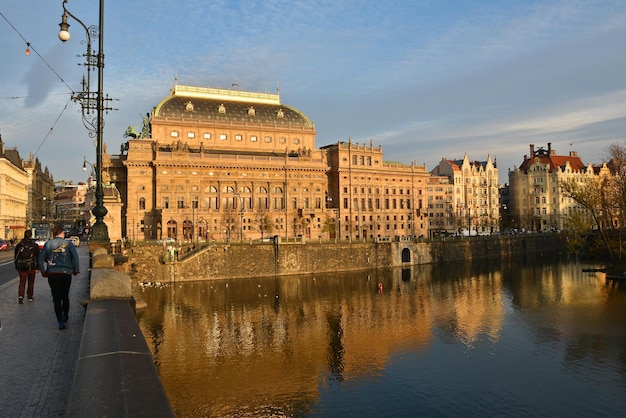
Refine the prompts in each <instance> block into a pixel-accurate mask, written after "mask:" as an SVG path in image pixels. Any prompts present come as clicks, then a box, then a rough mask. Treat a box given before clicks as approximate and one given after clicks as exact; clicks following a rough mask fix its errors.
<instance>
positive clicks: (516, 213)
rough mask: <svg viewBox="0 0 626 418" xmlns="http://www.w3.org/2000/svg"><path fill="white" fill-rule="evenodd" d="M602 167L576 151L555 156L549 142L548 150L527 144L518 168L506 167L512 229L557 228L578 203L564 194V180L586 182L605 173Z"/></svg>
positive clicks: (538, 229) (606, 170) (558, 228)
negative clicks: (583, 157)
mask: <svg viewBox="0 0 626 418" xmlns="http://www.w3.org/2000/svg"><path fill="white" fill-rule="evenodd" d="M608 174H609V170H608V168H607V167H606V164H605V165H603V166H602V167H598V168H596V167H594V166H592V165H591V164H589V165H585V164H584V163H583V161H582V160H581V158H580V157H579V156H578V153H577V152H576V151H570V152H569V154H568V155H558V154H557V153H556V150H554V149H552V144H551V143H548V147H547V149H545V148H543V147H539V148H535V146H534V144H530V154H529V155H524V161H523V162H522V164H521V165H520V166H519V168H516V167H514V168H513V169H512V170H509V185H510V190H509V194H510V196H509V198H510V211H511V217H512V220H513V223H514V226H515V228H517V229H519V230H528V231H548V230H560V229H563V227H564V221H565V219H566V217H567V216H568V215H570V214H571V213H572V211H574V210H578V205H577V204H576V202H575V201H573V200H572V199H571V198H569V197H567V196H565V195H564V194H563V191H562V189H561V185H562V184H563V183H564V182H566V181H572V180H573V181H579V182H588V181H592V180H594V179H596V178H597V176H599V175H608Z"/></svg>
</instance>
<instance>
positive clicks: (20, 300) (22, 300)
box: [17, 296, 24, 305]
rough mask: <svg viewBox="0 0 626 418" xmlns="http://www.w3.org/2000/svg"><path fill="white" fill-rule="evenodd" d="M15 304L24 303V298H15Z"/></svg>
mask: <svg viewBox="0 0 626 418" xmlns="http://www.w3.org/2000/svg"><path fill="white" fill-rule="evenodd" d="M17 303H19V304H20V305H21V304H22V303H24V297H23V296H20V297H19V298H17Z"/></svg>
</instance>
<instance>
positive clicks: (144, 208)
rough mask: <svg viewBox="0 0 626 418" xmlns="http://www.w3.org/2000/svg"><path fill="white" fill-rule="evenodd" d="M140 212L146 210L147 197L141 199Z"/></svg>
mask: <svg viewBox="0 0 626 418" xmlns="http://www.w3.org/2000/svg"><path fill="white" fill-rule="evenodd" d="M139 210H146V198H145V197H140V198H139Z"/></svg>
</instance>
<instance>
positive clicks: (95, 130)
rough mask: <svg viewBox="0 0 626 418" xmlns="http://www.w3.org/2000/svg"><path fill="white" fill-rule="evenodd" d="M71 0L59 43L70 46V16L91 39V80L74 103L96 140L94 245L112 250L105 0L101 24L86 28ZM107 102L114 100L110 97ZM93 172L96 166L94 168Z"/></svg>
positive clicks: (88, 76)
mask: <svg viewBox="0 0 626 418" xmlns="http://www.w3.org/2000/svg"><path fill="white" fill-rule="evenodd" d="M67 2H68V0H63V3H62V5H63V15H62V16H61V23H59V27H60V28H61V30H60V31H59V39H60V40H61V41H62V42H66V41H67V40H69V39H70V33H69V27H70V25H69V23H67V17H68V16H70V17H71V18H72V19H74V20H75V21H77V22H78V23H79V24H80V25H81V26H82V27H83V28H84V29H85V34H86V37H87V52H86V54H85V55H84V57H85V58H86V63H85V64H84V65H85V66H86V67H87V80H85V78H84V76H83V82H82V84H83V91H82V92H79V93H73V94H72V99H73V100H74V101H75V102H79V103H80V106H81V109H82V118H83V125H85V127H86V128H87V130H88V131H89V137H91V138H93V137H94V136H95V137H96V166H95V172H96V205H95V206H94V208H93V209H92V211H91V212H92V213H93V215H94V217H95V218H96V223H95V224H94V225H93V226H92V229H91V240H90V242H92V243H94V244H100V245H106V246H107V247H108V245H109V243H110V240H109V231H108V228H107V226H106V224H105V223H104V217H105V216H106V214H107V212H108V211H107V209H106V208H105V207H104V190H103V188H102V147H103V141H102V129H103V127H104V121H103V116H102V114H103V112H104V111H105V110H106V111H108V110H112V109H111V108H108V107H106V108H105V106H104V101H105V98H104V97H103V94H102V81H103V80H102V79H103V69H104V52H103V26H104V0H100V11H99V24H98V26H94V25H92V26H89V27H87V26H85V24H84V23H83V22H82V21H81V20H80V19H78V18H77V17H76V16H74V15H73V14H72V13H71V12H70V11H69V10H67V9H66V8H65V3H67ZM92 37H97V38H98V53H97V54H96V55H94V54H93V52H92V49H91V41H92ZM93 67H96V68H97V69H98V90H97V91H96V92H93V91H91V80H90V73H91V70H92V68H93ZM106 100H107V101H109V100H110V99H109V98H108V97H107V98H106ZM94 110H95V112H96V117H95V118H92V116H91V114H92V112H93V111H94ZM85 163H86V160H85V161H84V162H83V167H84V169H85V170H86V166H85ZM92 168H93V166H92Z"/></svg>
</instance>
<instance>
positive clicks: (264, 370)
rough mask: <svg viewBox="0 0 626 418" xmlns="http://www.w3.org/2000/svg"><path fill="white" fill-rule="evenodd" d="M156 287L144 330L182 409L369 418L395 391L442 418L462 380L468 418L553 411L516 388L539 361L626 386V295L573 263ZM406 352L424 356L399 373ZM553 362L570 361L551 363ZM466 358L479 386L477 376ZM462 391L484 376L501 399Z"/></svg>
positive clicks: (404, 403)
mask: <svg viewBox="0 0 626 418" xmlns="http://www.w3.org/2000/svg"><path fill="white" fill-rule="evenodd" d="M379 284H380V285H379ZM379 286H382V292H379V289H380V288H379ZM143 292H144V293H143V297H144V299H145V300H146V302H147V303H148V309H147V310H146V311H145V312H144V313H143V315H142V317H141V318H140V326H141V328H142V331H143V332H144V335H145V336H146V339H147V341H148V344H149V345H150V347H151V350H152V352H153V356H154V360H155V363H156V364H157V367H158V370H159V373H160V375H161V377H162V380H163V383H164V385H165V388H166V391H167V393H168V396H169V397H170V400H171V402H172V404H173V408H174V410H175V412H176V413H177V415H180V416H233V415H236V416H268V415H273V416H304V415H309V414H310V415H325V414H328V415H335V416H337V415H342V416H346V415H351V416H362V415H363V413H364V412H367V413H370V412H373V411H374V410H375V409H376V408H377V407H378V406H377V403H378V402H377V401H375V399H376V397H377V396H380V397H382V398H386V397H388V396H390V395H392V394H393V396H394V397H398V396H399V397H400V399H399V400H398V399H397V400H396V402H394V403H393V407H392V408H395V410H394V409H392V410H391V411H390V410H389V404H388V402H385V403H384V404H385V405H386V406H387V409H385V410H384V411H385V412H386V413H393V415H397V416H402V415H405V414H407V416H410V415H412V414H411V413H413V414H414V412H415V408H416V406H417V405H420V404H422V403H423V404H424V407H425V408H426V405H428V408H434V409H432V411H433V414H435V415H439V414H440V413H441V412H442V411H448V412H449V411H450V410H449V409H448V408H451V403H453V402H454V401H453V400H451V399H450V398H449V397H448V398H446V397H445V396H442V395H443V392H449V391H455V393H456V392H459V391H460V390H461V389H464V390H463V392H464V393H467V394H468V395H467V398H466V399H465V398H463V396H462V395H459V396H457V397H456V402H458V403H459V404H460V405H462V406H460V407H461V408H462V409H461V411H462V413H463V414H482V415H485V414H493V413H494V412H495V411H496V410H497V408H498V407H501V405H502V404H503V403H506V404H507V405H515V404H516V403H519V404H520V405H519V407H520V408H521V409H520V411H525V412H526V413H531V414H533V413H534V414H546V413H547V414H550V412H551V409H550V408H554V407H558V406H559V405H558V396H557V398H556V399H555V398H552V399H551V400H550V402H549V403H548V402H547V401H546V400H545V399H544V400H542V399H525V396H531V395H528V394H526V395H524V393H526V392H527V390H526V391H522V390H519V391H516V390H515V389H516V387H517V385H520V384H522V383H525V384H528V382H526V381H525V380H524V379H522V378H520V375H523V374H524V373H527V372H528V371H529V370H533V373H534V375H535V376H536V378H537V379H543V380H544V381H546V382H552V383H555V382H556V383H557V384H559V385H561V387H562V388H563V387H564V385H565V387H567V385H571V386H575V388H576V389H577V390H581V386H580V385H581V384H582V385H589V387H588V388H587V387H585V388H584V390H586V391H589V390H591V391H593V390H597V385H596V389H594V388H593V385H594V384H595V383H596V382H595V381H596V380H598V379H601V380H602V379H604V381H606V378H607V374H608V378H609V379H610V380H611V382H612V383H611V384H612V385H615V384H617V385H619V387H618V391H620V393H623V392H624V389H625V385H624V371H625V367H624V366H625V365H626V362H625V361H624V359H626V353H625V352H624V347H626V338H625V336H626V330H625V329H624V328H625V327H624V317H625V316H624V315H625V314H626V304H625V303H624V302H625V301H626V298H625V297H624V293H623V292H622V291H621V290H620V288H619V285H612V284H611V285H608V284H607V283H606V282H605V280H604V279H603V275H602V274H601V273H592V274H590V273H582V266H581V265H576V264H572V263H567V262H553V263H551V264H542V263H541V262H540V261H537V262H536V263H533V265H529V264H528V263H526V264H518V265H511V264H506V265H499V264H498V263H497V262H490V263H489V264H483V265H470V264H453V265H446V266H437V265H434V266H419V267H415V268H412V269H410V270H378V271H369V272H359V273H350V274H335V275H311V276H298V277H288V278H278V279H274V278H271V279H249V280H236V281H212V282H194V283H184V284H179V283H176V284H172V285H169V286H166V287H146V288H144V290H143ZM276 295H280V298H277V297H276ZM406 356H408V357H406ZM470 358H471V363H469V362H468V359H470ZM403 359H404V360H406V359H409V360H408V361H409V362H411V361H413V360H414V359H420V362H419V365H418V366H416V365H409V366H407V367H401V368H399V369H398V368H397V365H398V364H400V363H402V361H404V360H403ZM555 359H557V360H558V362H560V363H561V365H562V367H560V368H557V369H550V368H547V367H544V366H543V364H544V362H545V363H546V364H548V363H549V364H552V363H554V360H555ZM452 365H454V366H452ZM465 367H468V368H472V369H474V368H478V369H479V370H480V373H481V374H482V380H476V379H475V378H474V379H473V380H468V376H467V375H468V373H465V372H463V370H464V368H465ZM418 369H419V370H418ZM487 370H489V373H487V372H486V371H487ZM545 373H549V375H543V374H545ZM383 382H384V384H383ZM411 382H413V383H411ZM535 384H537V382H535ZM412 385H413V386H412ZM465 385H472V387H474V388H476V390H477V389H478V388H479V387H481V386H484V387H483V389H484V390H488V393H489V394H490V395H489V402H485V399H481V397H483V396H484V393H482V392H481V395H476V396H473V397H472V396H471V394H472V393H473V392H472V390H468V388H467V387H464V386H465ZM370 386H372V387H375V388H376V390H377V392H375V393H376V395H372V394H371V393H370V392H369V391H368V390H365V388H368V387H370ZM426 387H428V389H425V388H426ZM399 388H402V390H399ZM505 388H506V389H505ZM407 389H409V390H407ZM411 389H412V390H411ZM437 390H440V391H441V392H437ZM614 390H615V389H612V390H610V391H609V392H610V393H606V392H605V393H604V394H603V395H602V396H600V397H599V398H600V399H602V402H603V405H602V406H601V407H602V408H603V410H606V409H607V405H606V403H607V402H610V403H612V404H616V406H618V407H623V406H626V404H624V399H625V398H626V397H624V396H620V395H619V394H618V395H612V394H613V393H614ZM426 393H427V394H428V396H425V394H426ZM536 396H539V394H538V395H536ZM611 396H613V397H611ZM607 398H610V399H608V400H607ZM437 399H440V402H441V405H440V406H437V402H438V401H437ZM542 401H543V402H544V403H546V405H543V404H542ZM555 402H556V404H555ZM563 402H565V401H563ZM575 403H576V401H573V405H574V407H573V408H572V411H574V412H576V411H577V410H576V406H575ZM488 405H490V406H488ZM529 405H532V406H529ZM550 405H552V406H550ZM555 405H556V406H555ZM570 405H572V402H570ZM342 408H347V409H345V410H342ZM437 408H442V409H437ZM529 408H531V409H529ZM532 408H535V409H534V410H533V409H532ZM586 408H589V406H588V405H587V406H586ZM428 410H429V409H425V410H424V411H428ZM437 411H439V412H437ZM554 411H559V412H558V413H557V415H560V414H561V411H563V410H562V409H555V410H554ZM578 411H579V412H580V411H581V410H580V409H579V410H578ZM500 412H501V411H500ZM595 412H596V413H597V412H598V411H597V410H596V411H595ZM426 414H428V413H426ZM452 415H456V413H452Z"/></svg>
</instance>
